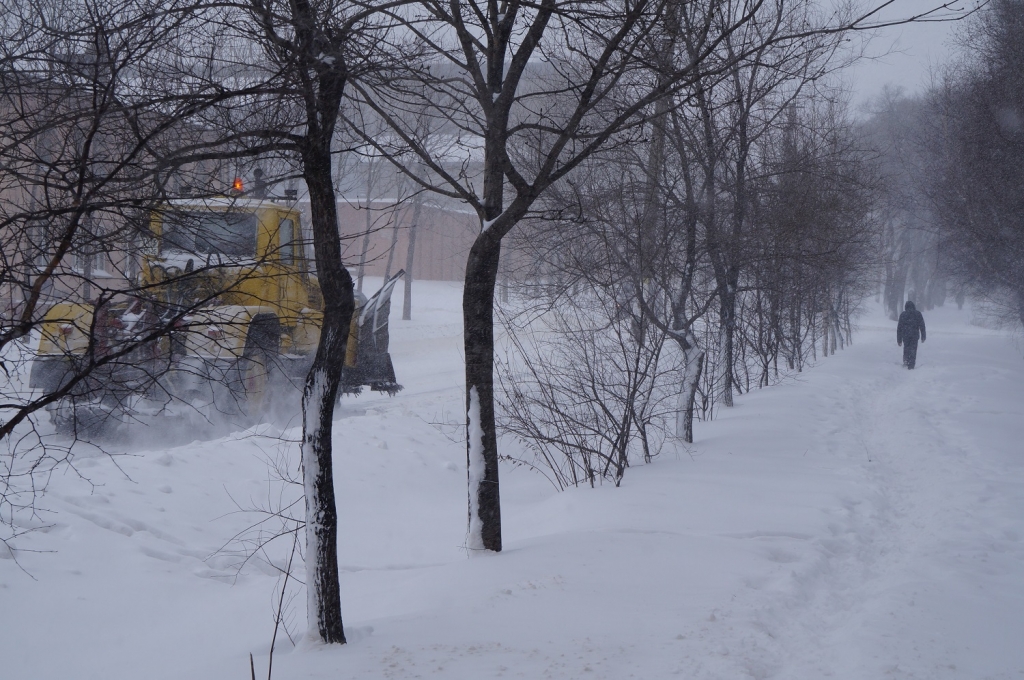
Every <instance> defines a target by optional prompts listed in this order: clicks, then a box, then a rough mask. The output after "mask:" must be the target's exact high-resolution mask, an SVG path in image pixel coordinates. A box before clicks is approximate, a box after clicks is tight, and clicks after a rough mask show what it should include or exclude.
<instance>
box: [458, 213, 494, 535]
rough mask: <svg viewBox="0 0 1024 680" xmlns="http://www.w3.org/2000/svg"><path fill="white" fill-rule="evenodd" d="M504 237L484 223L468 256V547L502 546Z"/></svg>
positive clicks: (464, 305)
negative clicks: (497, 315) (499, 329)
mask: <svg viewBox="0 0 1024 680" xmlns="http://www.w3.org/2000/svg"><path fill="white" fill-rule="evenodd" d="M500 255H501V241H500V240H499V239H497V238H494V237H493V235H492V234H489V233H488V232H487V230H486V229H484V230H483V231H482V232H481V234H480V236H478V237H477V239H476V241H475V242H474V243H473V247H472V249H471V250H470V253H469V258H468V260H467V262H466V285H465V289H464V291H463V296H462V316H463V320H464V323H465V330H464V338H465V351H466V409H467V422H466V441H467V451H466V460H467V478H468V482H469V536H468V539H467V543H466V544H467V547H468V548H469V549H470V550H493V551H495V552H499V551H501V502H500V498H499V495H498V438H497V432H496V427H495V422H494V288H495V285H496V282H497V279H498V261H499V259H500Z"/></svg>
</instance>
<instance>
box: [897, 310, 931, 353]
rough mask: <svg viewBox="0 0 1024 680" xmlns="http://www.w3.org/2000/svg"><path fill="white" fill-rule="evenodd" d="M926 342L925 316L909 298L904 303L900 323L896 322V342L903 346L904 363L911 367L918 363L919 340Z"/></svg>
mask: <svg viewBox="0 0 1024 680" xmlns="http://www.w3.org/2000/svg"><path fill="white" fill-rule="evenodd" d="M918 338H920V339H921V342H924V339H925V331H924V316H922V315H921V312H919V311H917V308H916V307H914V303H913V302H911V301H910V300H907V304H905V305H903V313H902V314H900V320H899V323H897V324H896V344H897V345H902V346H903V365H904V366H906V367H907V368H909V369H912V368H914V365H915V364H916V363H917V340H918Z"/></svg>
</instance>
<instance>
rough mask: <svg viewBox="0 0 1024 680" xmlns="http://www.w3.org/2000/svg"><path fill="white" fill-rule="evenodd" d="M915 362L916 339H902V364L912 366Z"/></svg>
mask: <svg viewBox="0 0 1024 680" xmlns="http://www.w3.org/2000/svg"><path fill="white" fill-rule="evenodd" d="M916 363H917V340H904V341H903V365H904V366H906V367H907V368H913V367H914V364H916Z"/></svg>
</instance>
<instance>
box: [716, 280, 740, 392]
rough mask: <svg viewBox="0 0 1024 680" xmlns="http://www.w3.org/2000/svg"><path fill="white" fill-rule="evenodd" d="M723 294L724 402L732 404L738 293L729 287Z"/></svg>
mask: <svg viewBox="0 0 1024 680" xmlns="http://www.w3.org/2000/svg"><path fill="white" fill-rule="evenodd" d="M719 295H721V300H722V303H721V307H720V309H721V314H722V320H721V322H722V329H721V332H722V338H721V343H722V344H721V348H722V388H721V389H722V403H723V404H724V405H726V406H730V407H731V406H732V405H733V400H732V386H733V382H734V381H735V375H734V370H733V354H734V351H733V336H734V333H735V330H736V295H735V294H734V293H733V292H732V291H731V290H729V289H728V287H727V289H726V290H725V291H722V292H721V293H719Z"/></svg>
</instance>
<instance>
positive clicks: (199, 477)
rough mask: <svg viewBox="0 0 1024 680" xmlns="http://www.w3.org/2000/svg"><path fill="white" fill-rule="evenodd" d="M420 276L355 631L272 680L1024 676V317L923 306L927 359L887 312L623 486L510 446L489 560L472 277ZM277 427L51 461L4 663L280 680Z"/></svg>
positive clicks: (348, 567)
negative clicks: (472, 338)
mask: <svg viewBox="0 0 1024 680" xmlns="http://www.w3.org/2000/svg"><path fill="white" fill-rule="evenodd" d="M416 286H417V288H416V301H415V306H414V313H415V315H416V317H417V319H416V320H415V321H413V322H401V321H399V320H396V319H395V318H394V317H393V319H392V350H393V351H392V354H393V357H394V363H395V366H396V370H397V372H398V375H399V380H400V382H402V383H403V384H404V385H405V387H406V389H405V391H403V392H402V393H401V394H399V395H398V396H397V397H394V398H388V397H385V396H380V395H376V394H367V395H363V396H360V397H358V398H354V399H346V400H345V401H344V403H343V406H342V409H341V410H340V412H339V413H338V415H337V418H338V420H337V422H336V424H335V432H336V440H335V441H336V452H335V456H336V457H335V472H336V488H337V492H338V499H339V515H340V517H341V522H342V527H341V535H340V537H339V546H340V548H339V552H340V563H341V565H342V574H341V579H342V606H343V611H344V616H345V623H346V629H347V632H348V634H349V637H350V644H348V645H345V646H342V647H331V648H326V647H322V646H318V645H315V644H312V643H310V642H308V641H302V642H300V644H299V646H298V648H293V647H292V645H291V643H290V642H289V641H288V639H287V637H284V636H283V634H282V635H279V640H278V647H277V651H276V653H275V658H274V677H275V678H281V679H284V678H359V679H361V680H362V679H372V678H415V677H422V678H467V679H469V678H472V679H476V678H492V677H522V678H531V679H532V678H615V679H619V678H631V677H632V678H645V679H653V678H668V677H674V676H678V677H683V678H693V679H698V680H699V679H711V678H723V679H725V678H729V679H734V678H793V679H808V680H810V679H818V678H841V679H849V680H865V679H874V678H900V679H902V678H908V679H909V678H916V679H921V680H924V679H928V680H941V679H947V678H964V679H972V680H973V679H980V678H1024V644H1022V643H1021V640H1024V453H1022V452H1024V446H1022V443H1021V441H1022V439H1024V380H1022V374H1024V359H1022V358H1021V352H1020V349H1019V347H1018V346H1017V345H1016V344H1015V343H1014V341H1013V340H1012V339H1011V338H1010V337H1009V336H1007V335H1005V334H1001V333H997V332H993V331H988V330H984V329H981V328H979V327H976V326H971V325H969V324H968V320H969V312H968V311H967V310H964V311H963V312H958V311H957V310H956V309H955V308H950V307H948V306H947V307H946V308H944V309H939V310H935V311H932V312H925V317H926V320H927V322H928V331H929V332H928V341H927V342H926V343H924V344H923V345H922V346H921V348H920V352H919V358H918V368H917V370H915V371H913V372H908V371H905V370H903V369H902V368H901V366H900V359H901V351H900V349H899V348H898V347H896V343H895V324H894V323H892V322H890V321H888V319H886V318H885V317H884V316H882V315H881V313H880V312H877V311H876V312H874V313H871V314H869V315H867V316H866V317H865V318H864V319H862V320H861V324H860V330H859V331H858V332H857V334H856V336H855V338H854V340H855V344H854V345H853V346H852V347H850V348H848V349H847V350H845V351H842V352H840V353H838V354H837V355H835V356H834V357H829V358H827V359H822V360H820V361H819V362H818V365H817V366H815V367H813V368H811V369H809V370H807V371H805V372H804V373H802V374H800V375H799V376H796V377H795V378H793V379H791V380H788V381H787V382H786V383H785V384H782V385H778V386H775V387H771V388H769V389H765V390H760V391H755V392H754V393H751V394H749V395H743V396H741V397H739V398H738V399H737V406H736V407H735V408H733V409H724V408H723V409H721V410H720V411H719V417H718V419H717V420H716V421H714V422H712V423H702V422H701V423H696V424H695V436H696V439H697V441H696V443H695V444H694V445H693V446H692V447H690V448H689V449H686V450H684V449H681V448H680V449H679V450H670V449H666V450H665V451H664V452H663V453H662V455H661V456H660V457H659V458H657V459H656V460H655V462H654V463H653V464H650V465H646V466H645V465H640V466H637V467H634V468H631V469H630V470H628V471H627V473H626V476H625V478H624V480H623V485H622V487H621V488H618V489H616V488H614V487H612V486H611V485H607V486H605V487H602V488H598V489H594V490H591V489H577V490H570V491H567V492H563V493H556V492H555V491H554V489H553V488H551V487H550V486H549V485H548V484H547V483H546V482H545V481H544V480H543V479H542V478H541V477H540V476H539V475H536V474H534V473H531V472H529V471H526V470H523V469H512V468H503V469H502V475H503V477H502V502H503V507H502V517H503V520H504V544H505V546H506V549H505V551H504V552H503V553H501V554H500V555H484V556H474V557H471V558H470V557H467V551H466V549H465V547H464V546H465V540H466V516H467V501H466V468H465V464H466V463H465V461H466V454H465V448H464V444H462V443H461V442H460V441H459V439H460V437H461V436H462V432H463V425H462V424H461V423H462V419H463V418H464V416H465V397H464V394H463V392H462V387H461V385H462V368H461V364H460V357H461V352H460V344H461V340H460V337H459V332H460V321H459V313H458V312H459V308H460V302H459V289H458V287H457V286H454V285H449V284H438V283H429V282H417V284H416ZM400 296H401V291H396V297H400ZM398 307H400V303H399V302H398V301H397V300H396V308H398ZM279 434H281V431H280V429H275V428H262V429H256V430H252V431H248V432H239V433H235V434H233V435H231V436H228V437H224V438H220V439H217V440H214V441H195V442H192V443H188V444H184V445H177V446H170V447H168V446H167V445H166V444H162V443H161V441H163V439H162V435H160V436H158V435H156V433H154V436H153V437H152V438H151V439H152V441H150V442H148V443H147V445H146V446H135V447H133V449H132V450H131V451H129V452H128V453H129V454H130V455H128V456H123V457H117V458H115V459H110V458H107V457H105V456H95V455H93V456H92V457H90V454H88V453H87V452H83V454H82V455H83V458H81V459H80V460H79V464H80V465H81V467H82V471H83V473H85V474H87V475H88V476H89V477H90V479H91V481H92V483H93V484H95V486H94V487H93V486H90V484H88V483H86V482H84V481H82V480H81V479H80V478H78V477H76V476H74V475H71V474H65V475H63V476H60V477H57V478H54V479H53V480H52V481H51V483H50V486H49V489H48V491H47V494H46V496H45V497H44V498H43V499H42V503H41V504H42V505H43V506H44V507H46V508H48V509H49V510H50V511H52V513H51V514H46V515H44V516H43V517H42V520H44V521H45V522H46V523H48V524H49V525H50V526H49V528H44V529H42V530H40V531H39V532H36V533H33V534H31V535H28V536H25V537H22V538H21V539H18V540H17V541H16V545H17V546H18V548H19V549H21V550H22V551H23V552H20V553H19V556H18V557H19V561H20V564H21V565H22V566H23V567H24V569H25V570H27V571H28V572H29V574H31V577H30V576H29V575H26V574H25V573H24V572H23V571H21V570H20V569H19V568H18V566H17V565H16V564H15V562H14V561H13V560H12V559H10V556H9V555H8V556H7V558H6V559H0V616H2V619H0V620H2V624H3V627H2V629H0V677H2V678H4V679H10V680H35V679H47V678H55V679H56V678H62V679H64V678H67V679H70V678H74V679H76V680H84V679H87V678H98V679H103V680H122V679H124V680H128V679H131V680H135V679H137V678H147V679H152V680H156V679H162V678H168V679H170V678H174V679H176V680H178V679H181V678H211V679H213V678H217V679H220V678H247V677H249V676H248V673H249V670H248V665H249V659H248V655H249V653H250V652H252V653H254V655H255V659H256V666H257V676H258V677H265V675H266V661H267V659H266V653H267V650H268V647H269V643H270V638H271V633H272V628H273V621H272V615H273V602H274V593H275V587H277V586H279V585H280V579H279V577H278V574H277V572H276V571H275V570H274V568H273V567H271V566H270V565H268V564H267V563H266V562H265V560H263V559H259V558H258V559H254V560H252V561H250V562H249V563H248V564H247V565H246V566H245V567H244V568H242V570H241V572H238V569H237V564H238V556H237V554H235V551H236V550H237V549H238V548H239V547H240V546H239V545H238V544H237V543H232V541H231V539H232V537H233V536H235V535H236V534H238V533H239V532H242V531H243V530H244V529H245V528H246V527H247V526H249V525H250V524H252V523H253V522H254V521H256V520H257V519H258V516H257V515H255V514H253V513H246V512H239V506H241V507H243V508H244V507H249V506H251V505H263V506H265V507H266V506H270V505H274V504H275V503H279V502H287V501H288V500H293V499H294V498H296V496H295V494H296V491H295V490H294V488H293V487H283V485H281V484H279V483H277V482H275V481H273V480H272V479H271V477H272V475H271V474H270V472H269V471H268V466H267V463H266V461H267V460H268V459H274V458H276V457H278V456H279V455H284V456H286V457H287V456H291V457H293V458H294V456H296V455H297V446H296V445H294V444H289V443H287V442H282V441H281V439H279V438H277V437H276V435H279ZM283 436H284V437H285V438H295V437H296V436H297V431H296V430H294V429H291V430H289V429H287V428H285V429H284V432H283ZM115 463H116V465H115ZM281 499H283V500H281ZM249 536H251V534H249ZM224 546H227V549H226V550H222V548H223V547H224ZM289 547H290V543H288V542H287V541H281V542H280V543H279V544H275V545H273V546H272V547H271V548H270V549H269V550H268V556H269V557H270V558H271V559H272V560H273V561H274V562H275V563H278V564H283V563H284V562H286V561H287V557H288V548H289ZM30 550H38V551H53V552H28V551H30ZM302 572H303V570H302V569H301V568H299V569H297V573H298V574H299V576H300V577H301V575H302ZM291 593H293V594H295V597H294V599H293V600H292V601H291V608H290V610H289V615H290V619H289V620H290V621H291V623H292V625H293V627H298V628H302V627H304V624H303V622H304V620H305V612H304V611H303V609H304V597H303V594H302V592H301V587H297V588H296V587H294V584H293V585H292V589H291Z"/></svg>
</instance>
